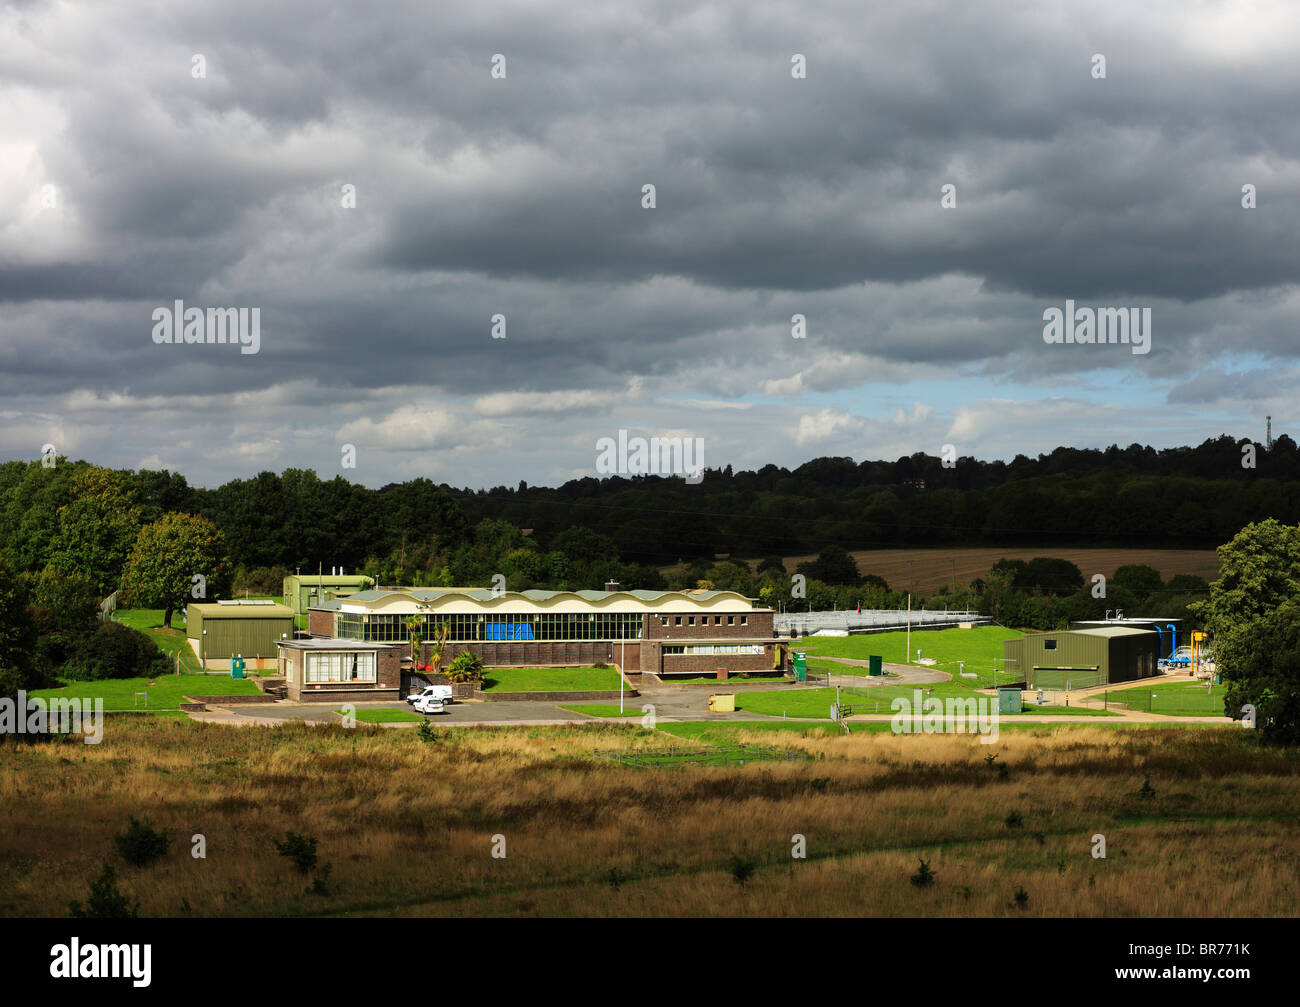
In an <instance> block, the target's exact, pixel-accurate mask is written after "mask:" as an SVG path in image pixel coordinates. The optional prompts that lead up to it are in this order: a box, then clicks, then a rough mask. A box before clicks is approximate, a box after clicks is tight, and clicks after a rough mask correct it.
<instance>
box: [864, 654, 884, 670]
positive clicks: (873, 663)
mask: <svg viewBox="0 0 1300 1007" xmlns="http://www.w3.org/2000/svg"><path fill="white" fill-rule="evenodd" d="M867 663H868V664H869V665H870V667H869V668H867V674H868V675H883V674H884V673H885V672H884V667H883V665H884V661H883V659H882V658H881V657H880V655H878V654H872V655H871V656H870V657H868V658H867Z"/></svg>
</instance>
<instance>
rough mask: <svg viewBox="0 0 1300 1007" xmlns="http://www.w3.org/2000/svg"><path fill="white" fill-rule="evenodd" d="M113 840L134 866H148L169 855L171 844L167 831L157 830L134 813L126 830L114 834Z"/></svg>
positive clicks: (127, 860)
mask: <svg viewBox="0 0 1300 1007" xmlns="http://www.w3.org/2000/svg"><path fill="white" fill-rule="evenodd" d="M113 842H114V844H116V846H117V852H118V853H119V854H121V856H122V859H123V860H125V861H126V862H127V863H128V864H130V865H131V866H132V867H148V866H149V865H150V864H152V863H153V862H154V861H155V860H160V859H161V858H163V857H165V856H167V847H168V846H170V845H171V840H170V839H168V838H167V835H166V833H163V832H155V831H154V829H153V828H152V827H151V826H150V825H149V823H148V822H140V821H137V820H136V817H135V816H134V815H132V816H131V820H130V824H128V825H127V827H126V831H125V832H123V833H122V834H121V835H119V836H114V837H113Z"/></svg>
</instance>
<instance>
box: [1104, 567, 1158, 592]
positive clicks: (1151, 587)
mask: <svg viewBox="0 0 1300 1007" xmlns="http://www.w3.org/2000/svg"><path fill="white" fill-rule="evenodd" d="M1111 580H1112V582H1113V583H1115V584H1116V585H1118V586H1119V587H1126V588H1128V589H1129V590H1130V591H1132V592H1133V593H1134V594H1136V595H1138V596H1145V595H1149V594H1154V593H1155V592H1157V591H1159V590H1161V589H1162V588H1164V586H1165V585H1164V581H1162V580H1161V579H1160V571H1159V570H1157V569H1156V568H1155V567H1153V566H1147V565H1146V564H1145V563H1126V564H1125V565H1124V566H1122V567H1120V568H1119V569H1118V570H1116V571H1115V576H1114V577H1112V578H1111Z"/></svg>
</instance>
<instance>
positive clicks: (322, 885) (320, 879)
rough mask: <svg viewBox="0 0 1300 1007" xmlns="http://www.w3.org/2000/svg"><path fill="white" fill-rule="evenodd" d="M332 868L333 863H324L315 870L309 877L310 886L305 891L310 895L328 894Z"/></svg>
mask: <svg viewBox="0 0 1300 1007" xmlns="http://www.w3.org/2000/svg"><path fill="white" fill-rule="evenodd" d="M313 856H315V854H313ZM333 870H334V865H333V864H326V865H325V866H324V867H322V868H321V869H320V870H319V871H317V872H316V876H315V877H314V878H312V879H311V887H310V888H309V889H307V891H308V892H310V893H311V894H312V895H328V894H329V893H330V874H331V872H333Z"/></svg>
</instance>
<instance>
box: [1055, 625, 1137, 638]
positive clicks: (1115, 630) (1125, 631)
mask: <svg viewBox="0 0 1300 1007" xmlns="http://www.w3.org/2000/svg"><path fill="white" fill-rule="evenodd" d="M1061 632H1063V633H1076V634H1078V635H1079V636H1155V635H1156V631H1155V630H1154V629H1135V628H1133V627H1132V626H1097V627H1095V628H1093V629H1067V630H1062V631H1061ZM1040 635H1043V636H1046V635H1048V634H1045V633H1044V634H1040Z"/></svg>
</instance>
